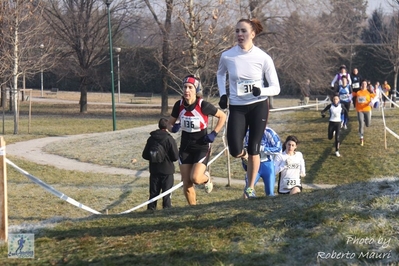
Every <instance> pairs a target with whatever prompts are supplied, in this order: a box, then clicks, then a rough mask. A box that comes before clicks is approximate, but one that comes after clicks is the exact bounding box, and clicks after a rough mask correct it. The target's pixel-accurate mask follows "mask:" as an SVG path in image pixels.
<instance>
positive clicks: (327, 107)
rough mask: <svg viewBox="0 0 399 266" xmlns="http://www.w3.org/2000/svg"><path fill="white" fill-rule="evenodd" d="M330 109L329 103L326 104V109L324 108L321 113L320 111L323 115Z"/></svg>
mask: <svg viewBox="0 0 399 266" xmlns="http://www.w3.org/2000/svg"><path fill="white" fill-rule="evenodd" d="M330 108H331V103H330V104H328V105H327V106H326V108H324V109H323V111H321V112H322V113H324V112H325V111H327V110H328V109H330Z"/></svg>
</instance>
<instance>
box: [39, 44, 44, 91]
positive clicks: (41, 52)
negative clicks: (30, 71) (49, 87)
mask: <svg viewBox="0 0 399 266" xmlns="http://www.w3.org/2000/svg"><path fill="white" fill-rule="evenodd" d="M39 47H40V55H41V57H40V91H41V95H42V97H43V63H42V58H43V49H44V44H40V46H39Z"/></svg>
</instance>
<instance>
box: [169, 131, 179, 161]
mask: <svg viewBox="0 0 399 266" xmlns="http://www.w3.org/2000/svg"><path fill="white" fill-rule="evenodd" d="M168 138H169V145H170V149H169V154H168V155H169V159H170V160H171V161H172V162H175V161H177V160H178V159H179V149H178V148H177V144H176V141H175V139H174V138H173V137H172V136H171V135H169V136H168Z"/></svg>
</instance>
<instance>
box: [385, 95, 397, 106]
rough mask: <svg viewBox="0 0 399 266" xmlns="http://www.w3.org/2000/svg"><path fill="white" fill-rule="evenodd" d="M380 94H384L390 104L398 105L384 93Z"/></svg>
mask: <svg viewBox="0 0 399 266" xmlns="http://www.w3.org/2000/svg"><path fill="white" fill-rule="evenodd" d="M382 96H384V97H385V98H386V99H387V100H388V101H389V102H390V103H391V104H393V105H395V106H396V107H399V105H398V104H397V103H396V102H394V101H392V100H391V99H390V98H389V97H388V96H386V95H385V94H382Z"/></svg>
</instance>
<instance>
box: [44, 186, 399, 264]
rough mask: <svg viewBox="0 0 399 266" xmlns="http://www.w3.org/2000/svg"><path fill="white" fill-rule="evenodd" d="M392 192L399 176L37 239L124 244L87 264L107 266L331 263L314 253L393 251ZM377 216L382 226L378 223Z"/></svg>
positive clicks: (83, 226)
mask: <svg viewBox="0 0 399 266" xmlns="http://www.w3.org/2000/svg"><path fill="white" fill-rule="evenodd" d="M398 195H399V179H398V178H391V179H386V180H378V181H373V182H359V183H352V184H348V185H342V186H339V187H336V188H334V189H326V190H317V191H312V192H309V193H301V194H298V195H293V196H276V197H265V198H256V199H253V200H228V201H222V202H217V203H210V204H203V205H197V206H191V207H189V206H187V207H181V208H171V209H166V210H160V211H155V212H153V211H145V212H136V213H131V214H127V215H110V216H101V217H98V216H92V217H89V218H86V219H80V220H79V223H76V222H77V221H76V220H75V221H73V222H72V221H66V222H64V223H62V224H60V226H57V227H56V228H54V229H47V230H44V231H42V232H41V233H40V236H39V237H38V239H40V238H43V237H44V238H52V239H53V240H54V241H53V242H57V243H58V242H59V243H61V245H62V243H64V242H65V243H68V244H69V245H70V243H71V242H74V243H75V245H78V246H79V245H81V242H82V239H86V238H95V239H97V240H96V241H94V240H93V243H96V245H99V246H101V247H102V250H107V248H106V245H107V244H103V243H104V241H105V242H109V244H111V246H113V247H114V248H115V245H122V244H123V245H128V246H129V248H128V249H127V251H124V253H125V254H124V253H123V252H122V250H123V249H126V247H124V248H123V249H122V250H120V252H119V253H120V256H115V254H113V253H112V252H105V253H104V254H102V253H99V254H97V255H96V256H95V259H94V260H90V263H92V262H93V261H96V262H100V261H101V262H105V261H111V260H112V263H111V264H113V265H121V264H124V263H129V264H134V265H148V264H149V265H183V264H184V265H216V264H218V265H233V264H234V265H284V264H287V263H288V264H290V265H309V263H310V264H312V265H314V264H315V263H317V264H318V265H331V263H333V264H334V263H335V262H337V261H335V262H334V260H331V259H330V260H328V259H327V260H326V259H323V258H319V259H320V260H318V258H317V256H318V255H317V254H319V252H324V253H328V252H332V251H334V250H336V251H337V252H338V251H343V252H350V253H351V254H352V253H355V254H357V255H358V254H360V252H367V251H371V250H375V248H376V247H375V246H367V245H366V246H365V245H361V244H356V243H348V237H350V236H356V237H358V238H362V239H364V238H366V237H369V238H373V239H377V238H378V237H380V238H384V239H389V240H390V245H392V246H390V247H388V248H390V249H392V248H393V247H394V246H397V244H398V243H399V239H398V235H397V234H393V232H394V231H395V230H396V229H394V228H399V223H398V220H397V219H396V218H395V217H396V215H397V214H398V213H399V205H398V202H397V200H396V198H397V196H398ZM396 205H397V206H396ZM395 206H396V207H395ZM381 217H384V221H386V222H384V224H385V226H384V225H382V224H381V222H376V221H378V219H381ZM373 221H375V222H376V224H375V225H373ZM365 225H367V226H365ZM392 230H393V231H392ZM121 238H123V240H122V239H121ZM111 239H114V240H111ZM113 241H114V242H113ZM120 241H128V242H129V243H128V244H127V243H126V242H124V243H120ZM109 244H108V245H109ZM103 245H105V246H103ZM40 248H41V247H40V240H39V244H38V249H39V250H40ZM377 248H379V249H378V252H387V249H386V248H387V247H384V248H382V247H381V246H379V247H377ZM388 250H389V249H388ZM397 251H398V250H396V253H395V251H394V252H392V253H391V256H390V257H389V258H384V259H374V258H373V259H371V260H370V259H369V258H364V257H363V258H361V259H359V258H357V257H356V258H355V259H353V258H352V259H346V258H343V259H341V260H339V261H338V262H339V263H338V264H341V263H343V264H348V263H359V262H360V263H363V262H367V263H374V262H376V261H378V262H379V263H390V262H394V261H396V260H397V259H398V255H397ZM121 252H122V253H121ZM83 257H84V256H81V257H76V259H77V261H74V263H75V262H79V263H82V264H86V263H89V260H87V259H85V258H83ZM265 261H267V263H266V264H263V263H265ZM161 262H162V263H161ZM299 262H300V263H299ZM181 263H182V264H181ZM338 264H337V265H338ZM341 265H342V264H341Z"/></svg>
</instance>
